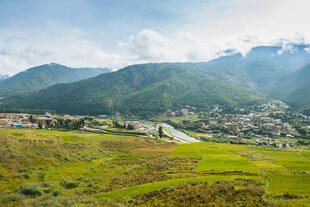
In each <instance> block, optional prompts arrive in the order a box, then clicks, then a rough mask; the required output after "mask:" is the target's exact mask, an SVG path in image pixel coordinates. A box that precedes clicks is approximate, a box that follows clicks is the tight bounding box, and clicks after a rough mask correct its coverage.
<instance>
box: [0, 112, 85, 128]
mask: <svg viewBox="0 0 310 207" xmlns="http://www.w3.org/2000/svg"><path fill="white" fill-rule="evenodd" d="M57 119H63V120H71V121H74V120H79V118H77V117H72V116H70V115H65V116H56V115H51V114H50V113H46V114H45V115H43V116H34V115H31V114H13V113H0V128H2V129H3V128H4V129H9V128H34V129H36V128H39V124H41V125H42V127H43V128H44V127H45V126H46V125H47V123H48V124H49V125H52V124H55V123H56V122H57ZM87 123H88V122H87V121H85V124H87Z"/></svg>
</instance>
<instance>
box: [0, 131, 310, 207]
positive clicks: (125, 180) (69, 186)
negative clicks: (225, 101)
mask: <svg viewBox="0 0 310 207" xmlns="http://www.w3.org/2000/svg"><path fill="white" fill-rule="evenodd" d="M309 155H310V151H309V149H286V150H273V149H266V148H259V147H254V146H242V145H229V144H217V143H206V142H204V143H193V144H179V145H177V144H174V143H167V142H164V141H158V140H152V139H146V138H141V137H133V136H132V137H131V136H120V135H109V134H94V133H87V132H81V131H71V132H60V131H47V130H0V206H112V207H113V206H184V207H185V206H309V203H310V156H309Z"/></svg>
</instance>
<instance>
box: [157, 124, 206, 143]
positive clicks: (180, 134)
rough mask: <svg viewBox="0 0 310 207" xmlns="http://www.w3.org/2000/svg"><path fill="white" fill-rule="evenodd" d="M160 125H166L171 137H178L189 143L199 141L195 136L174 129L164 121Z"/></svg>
mask: <svg viewBox="0 0 310 207" xmlns="http://www.w3.org/2000/svg"><path fill="white" fill-rule="evenodd" d="M162 126H163V127H166V128H167V129H168V131H169V132H170V134H172V136H173V137H176V138H179V139H181V140H184V141H186V142H189V143H191V142H201V141H200V140H198V139H196V138H193V137H190V136H188V135H187V134H185V133H183V132H181V131H179V130H176V129H175V128H174V127H173V126H170V125H168V124H166V123H164V124H163V125H162Z"/></svg>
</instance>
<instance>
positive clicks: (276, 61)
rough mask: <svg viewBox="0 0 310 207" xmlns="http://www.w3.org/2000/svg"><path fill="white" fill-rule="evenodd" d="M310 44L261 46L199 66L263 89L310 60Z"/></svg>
mask: <svg viewBox="0 0 310 207" xmlns="http://www.w3.org/2000/svg"><path fill="white" fill-rule="evenodd" d="M308 48H310V46H309V45H304V44H300V45H296V44H289V45H284V46H259V47H255V48H253V49H252V50H251V51H250V52H249V53H248V54H246V56H242V55H241V54H240V53H237V54H233V55H228V56H223V57H220V58H217V59H214V60H211V61H209V62H207V63H200V64H199V66H198V69H199V70H201V71H203V72H205V73H206V74H209V75H212V76H214V77H216V78H218V79H222V80H229V81H233V82H235V83H238V84H241V85H244V86H248V87H254V88H257V89H264V88H265V87H267V86H268V85H269V84H271V83H272V82H274V81H276V80H278V79H279V78H281V77H282V76H284V75H286V74H289V73H291V72H293V71H296V70H298V69H299V68H301V67H303V66H304V65H306V64H309V63H310V53H309V50H308Z"/></svg>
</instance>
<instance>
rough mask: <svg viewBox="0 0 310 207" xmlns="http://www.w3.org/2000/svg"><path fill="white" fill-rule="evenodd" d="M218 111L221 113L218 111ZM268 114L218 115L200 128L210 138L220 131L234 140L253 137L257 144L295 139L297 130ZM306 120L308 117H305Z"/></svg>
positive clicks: (255, 112) (201, 124) (200, 125)
mask: <svg viewBox="0 0 310 207" xmlns="http://www.w3.org/2000/svg"><path fill="white" fill-rule="evenodd" d="M266 107H267V106H266ZM268 107H269V105H268ZM216 111H217V112H219V110H218V109H217V110H216ZM268 114H269V113H266V112H264V111H261V112H257V111H252V112H250V113H248V114H222V113H217V115H216V116H213V117H212V118H210V119H209V122H208V124H206V123H205V122H199V123H198V127H199V128H204V129H207V130H208V131H207V134H208V135H209V137H214V136H215V135H217V133H219V131H220V132H221V133H224V134H226V135H227V138H229V139H232V140H243V139H244V137H251V139H252V140H256V142H269V141H270V140H271V138H281V137H282V138H294V136H293V135H292V134H294V132H295V129H294V128H293V127H292V126H291V125H290V124H289V123H283V122H282V120H281V119H275V118H272V117H270V116H269V115H268ZM304 118H306V117H305V116H304ZM307 119H308V117H307ZM223 129H225V130H223ZM249 132H251V133H250V134H251V135H249ZM218 135H219V134H218ZM205 137H208V136H205ZM287 145H289V143H288V144H287Z"/></svg>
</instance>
